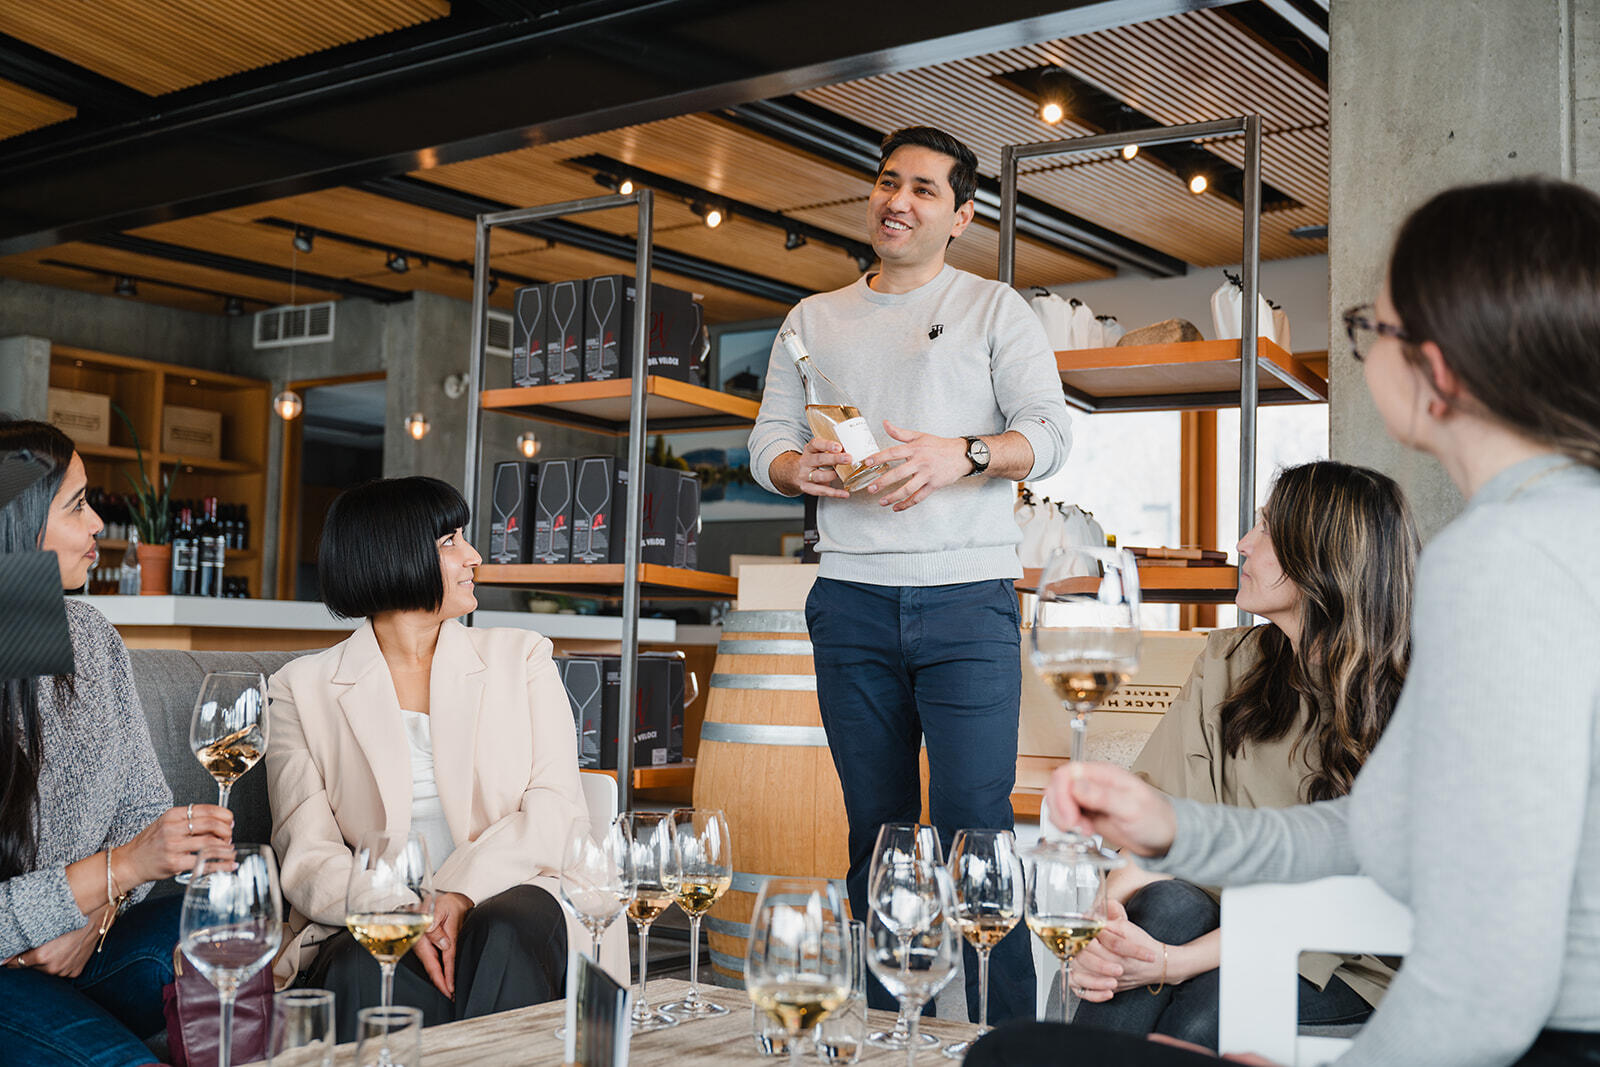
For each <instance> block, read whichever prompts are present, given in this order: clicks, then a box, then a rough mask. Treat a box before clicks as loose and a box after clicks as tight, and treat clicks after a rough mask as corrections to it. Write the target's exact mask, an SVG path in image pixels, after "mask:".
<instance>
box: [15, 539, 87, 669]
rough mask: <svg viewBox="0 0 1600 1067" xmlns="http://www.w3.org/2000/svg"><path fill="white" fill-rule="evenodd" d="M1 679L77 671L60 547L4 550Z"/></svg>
mask: <svg viewBox="0 0 1600 1067" xmlns="http://www.w3.org/2000/svg"><path fill="white" fill-rule="evenodd" d="M0 604H4V605H5V610H4V611H0V681H5V682H9V681H12V680H13V679H18V678H34V677H37V676H39V675H43V674H71V673H72V672H73V660H72V637H71V635H70V634H68V633H67V609H66V605H65V603H63V601H62V599H61V561H60V559H59V558H58V557H57V556H56V554H55V553H54V552H11V553H7V554H6V555H0Z"/></svg>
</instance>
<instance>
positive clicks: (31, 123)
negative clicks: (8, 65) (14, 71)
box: [0, 78, 78, 141]
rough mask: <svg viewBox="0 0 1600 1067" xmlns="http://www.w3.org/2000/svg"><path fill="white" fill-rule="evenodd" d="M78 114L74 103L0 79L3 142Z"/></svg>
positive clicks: (0, 119)
mask: <svg viewBox="0 0 1600 1067" xmlns="http://www.w3.org/2000/svg"><path fill="white" fill-rule="evenodd" d="M77 113H78V109H77V108H75V107H73V106H72V105H71V104H63V103H62V102H61V101H59V100H52V99H50V97H48V96H45V95H43V94H42V93H36V92H34V91H33V90H32V89H29V88H26V87H24V86H21V85H18V84H16V83H15V82H8V81H6V80H4V79H3V78H0V141H3V140H5V139H6V138H7V137H15V136H16V135H17V134H19V133H27V132H28V131H29V130H37V129H40V128H42V127H44V126H49V125H52V124H54V123H57V122H61V121H63V120H65V119H70V118H72V117H73V116H74V115H76V114H77Z"/></svg>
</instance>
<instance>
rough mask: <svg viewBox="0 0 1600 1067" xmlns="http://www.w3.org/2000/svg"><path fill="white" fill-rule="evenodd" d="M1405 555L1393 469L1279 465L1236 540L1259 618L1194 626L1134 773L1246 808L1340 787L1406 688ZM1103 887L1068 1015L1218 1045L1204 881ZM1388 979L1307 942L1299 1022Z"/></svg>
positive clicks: (1140, 877)
mask: <svg viewBox="0 0 1600 1067" xmlns="http://www.w3.org/2000/svg"><path fill="white" fill-rule="evenodd" d="M1416 557H1417V532H1416V527H1415V525H1414V524H1413V522H1412V521H1411V515H1410V512H1409V510H1408V509H1407V507H1406V503H1405V498H1404V496H1403V495H1402V493H1401V492H1400V487H1399V486H1398V485H1396V484H1395V483H1394V480H1393V479H1391V478H1389V477H1387V476H1386V475H1383V474H1380V473H1378V472H1377V471H1374V470H1370V469H1368V468H1366V467H1353V466H1350V465H1348V464H1344V463H1334V462H1328V461H1324V462H1319V463H1307V464H1303V465H1301V466H1298V467H1291V468H1289V469H1287V470H1285V471H1283V472H1281V473H1280V474H1279V475H1278V477H1277V480H1276V481H1275V482H1274V483H1273V487H1272V492H1271V493H1270V494H1269V495H1268V497H1267V500H1266V504H1265V505H1264V506H1263V507H1262V509H1261V515H1260V517H1259V518H1258V520H1257V522H1256V525H1255V528H1254V529H1252V530H1251V531H1250V532H1249V533H1248V534H1246V535H1245V536H1244V537H1243V538H1241V539H1240V541H1239V593H1238V597H1237V603H1238V605H1239V607H1240V608H1241V609H1243V610H1245V611H1249V612H1253V613H1254V614H1256V615H1260V616H1261V617H1263V618H1265V619H1266V620H1267V624H1266V625H1264V626H1252V627H1244V628H1238V629H1230V630H1216V631H1213V632H1212V633H1211V634H1210V635H1209V636H1208V637H1207V639H1206V647H1205V651H1204V652H1202V653H1201V654H1200V656H1199V658H1198V659H1197V660H1196V661H1195V666H1194V670H1193V672H1191V674H1190V675H1189V680H1188V682H1187V683H1186V684H1185V685H1184V688H1183V691H1182V692H1181V693H1179V695H1178V697H1177V699H1176V700H1174V701H1173V703H1172V706H1171V707H1170V708H1169V709H1168V710H1167V713H1166V714H1165V715H1164V716H1163V717H1162V719H1161V724H1160V725H1159V726H1158V727H1157V728H1156V731H1155V733H1153V734H1152V735H1151V736H1150V740H1149V742H1148V743H1147V744H1146V745H1145V747H1144V751H1143V752H1141V753H1140V754H1139V758H1138V760H1137V761H1136V762H1135V763H1134V765H1133V771H1134V773H1135V774H1137V775H1139V776H1140V777H1141V778H1143V779H1145V780H1146V781H1147V782H1149V783H1150V784H1152V785H1154V786H1155V787H1156V788H1157V789H1160V790H1162V791H1163V792H1165V793H1167V794H1169V795H1171V796H1176V797H1185V798H1188V799H1190V800H1198V801H1203V802H1205V803H1211V804H1237V805H1240V806H1242V807H1271V808H1280V807H1289V806H1291V805H1294V804H1302V803H1309V802H1312V801H1318V800H1330V799H1332V798H1334V797H1341V796H1344V795H1345V794H1346V793H1348V792H1349V791H1350V786H1351V784H1352V783H1353V782H1354V781H1355V778H1356V774H1357V772H1358V771H1359V770H1360V769H1361V765H1362V763H1363V762H1365V761H1366V758H1367V756H1368V754H1370V753H1371V752H1372V749H1373V746H1374V745H1376V744H1377V742H1378V737H1379V736H1380V735H1381V734H1382V733H1383V728H1384V726H1385V725H1387V724H1388V722H1389V716H1390V714H1391V713H1392V712H1393V711H1394V706H1395V702H1396V700H1398V699H1399V696H1400V688H1401V686H1402V685H1404V683H1405V677H1406V661H1407V660H1408V658H1409V656H1410V649H1411V639H1410V625H1411V587H1412V578H1413V574H1414V572H1415V568H1416ZM1110 892H1111V895H1112V899H1113V901H1114V905H1113V907H1112V915H1113V919H1112V921H1111V922H1110V923H1108V924H1107V926H1106V928H1105V929H1104V930H1103V931H1102V932H1101V934H1100V936H1099V938H1098V939H1097V940H1096V941H1094V942H1093V943H1091V944H1090V945H1089V946H1088V947H1086V948H1085V949H1084V950H1083V952H1082V953H1080V954H1079V955H1078V957H1077V958H1076V959H1075V960H1073V964H1072V972H1071V973H1072V984H1073V986H1074V987H1075V990H1076V992H1077V994H1078V996H1079V998H1080V1003H1079V1005H1078V1011H1077V1014H1076V1015H1075V1016H1074V1022H1076V1023H1080V1024H1083V1025H1087V1026H1097V1027H1100V1028H1102V1029H1107V1030H1121V1031H1125V1032H1129V1033H1138V1034H1147V1033H1160V1034H1167V1035H1169V1036H1172V1037H1177V1038H1181V1039H1183V1040H1186V1041H1191V1042H1194V1043H1195V1044H1199V1045H1204V1046H1206V1047H1207V1048H1215V1047H1216V1044H1217V994H1218V989H1219V976H1218V971H1217V964H1218V962H1219V958H1220V949H1221V938H1220V929H1219V926H1218V923H1219V922H1220V920H1221V914H1220V910H1219V908H1218V903H1217V896H1216V892H1215V890H1209V889H1202V888H1201V887H1199V886H1196V885H1195V884H1194V883H1192V882H1187V881H1183V880H1181V879H1172V878H1164V877H1162V876H1159V875H1152V874H1149V873H1146V872H1144V871H1142V870H1140V869H1139V868H1137V867H1134V866H1131V865H1130V866H1128V867H1124V868H1123V869H1121V870H1119V871H1117V872H1116V874H1115V875H1113V878H1112V883H1111V886H1110ZM1124 909H1125V910H1124ZM1391 973H1392V972H1391V970H1390V969H1389V968H1388V967H1387V966H1386V965H1384V964H1383V963H1382V962H1381V961H1379V960H1377V959H1375V958H1374V957H1371V956H1344V957H1341V956H1336V955H1332V954H1330V953H1308V954H1307V955H1306V957H1305V958H1304V959H1302V961H1301V978H1300V1018H1301V1020H1302V1021H1303V1022H1306V1023H1310V1024H1320V1025H1332V1024H1340V1023H1350V1022H1359V1021H1361V1020H1362V1019H1365V1018H1366V1017H1367V1015H1369V1014H1370V1013H1371V1005H1373V1004H1376V1003H1377V1002H1378V999H1379V997H1381V995H1382V993H1383V990H1384V987H1385V986H1387V984H1388V981H1389V975H1390V974H1391Z"/></svg>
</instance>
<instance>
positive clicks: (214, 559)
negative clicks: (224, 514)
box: [194, 496, 228, 597]
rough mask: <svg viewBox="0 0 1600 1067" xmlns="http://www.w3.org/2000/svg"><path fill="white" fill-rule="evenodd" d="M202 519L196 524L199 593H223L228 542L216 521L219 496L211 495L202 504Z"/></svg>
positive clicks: (197, 589)
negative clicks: (223, 573)
mask: <svg viewBox="0 0 1600 1067" xmlns="http://www.w3.org/2000/svg"><path fill="white" fill-rule="evenodd" d="M201 506H202V511H201V513H200V522H199V523H198V524H197V525H196V526H195V530H194V539H195V551H196V562H197V566H196V568H195V588H194V593H195V595H196V596H211V597H220V596H221V595H222V569H223V567H224V566H225V565H226V563H227V558H228V542H227V540H226V538H225V537H224V535H223V532H222V527H221V526H219V525H218V524H217V498H216V497H214V496H208V497H206V498H205V501H204V503H203V504H202V505H201Z"/></svg>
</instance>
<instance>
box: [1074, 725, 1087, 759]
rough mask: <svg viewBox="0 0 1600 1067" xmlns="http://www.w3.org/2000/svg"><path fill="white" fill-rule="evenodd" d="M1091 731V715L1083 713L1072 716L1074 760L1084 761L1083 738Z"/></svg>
mask: <svg viewBox="0 0 1600 1067" xmlns="http://www.w3.org/2000/svg"><path fill="white" fill-rule="evenodd" d="M1088 732H1089V716H1087V715H1084V714H1082V713H1080V714H1077V715H1074V716H1073V717H1072V762H1073V763H1082V762H1083V738H1084V735H1085V734H1087V733H1088Z"/></svg>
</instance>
